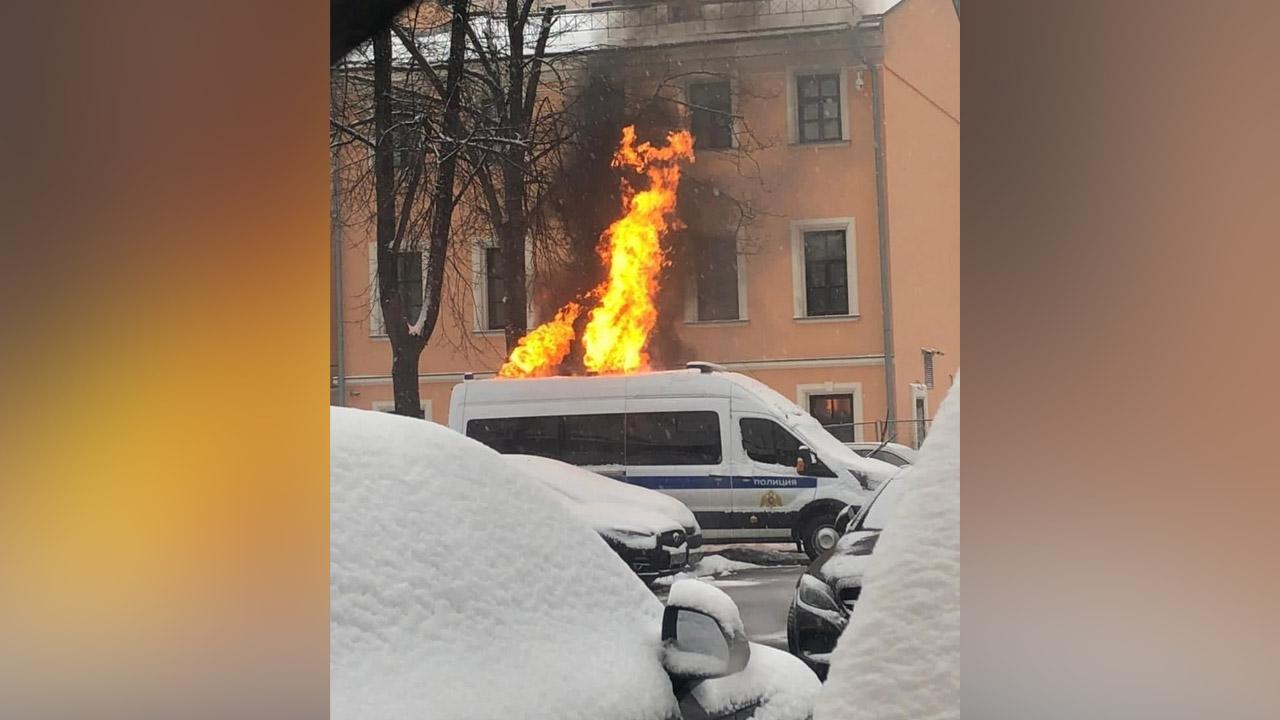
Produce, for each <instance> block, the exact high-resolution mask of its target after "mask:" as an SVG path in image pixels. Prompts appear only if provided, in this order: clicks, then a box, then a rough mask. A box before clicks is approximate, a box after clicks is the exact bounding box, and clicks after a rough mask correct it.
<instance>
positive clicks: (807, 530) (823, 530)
mask: <svg viewBox="0 0 1280 720" xmlns="http://www.w3.org/2000/svg"><path fill="white" fill-rule="evenodd" d="M839 539H840V533H838V532H836V519H835V518H834V517H831V516H829V515H824V516H822V517H816V518H814V519H812V520H810V521H809V522H808V523H806V524H805V526H804V530H803V531H801V533H800V540H801V542H802V543H804V552H805V554H806V555H808V556H809V559H810V560H816V559H818V556H819V555H821V554H822V553H824V552H826V551H828V550H830V549H831V548H833V547H835V546H836V541H837V540H839Z"/></svg>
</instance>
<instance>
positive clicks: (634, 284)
mask: <svg viewBox="0 0 1280 720" xmlns="http://www.w3.org/2000/svg"><path fill="white" fill-rule="evenodd" d="M681 161H689V162H692V161H693V136H692V135H690V134H689V132H688V131H686V130H681V131H679V132H672V133H669V134H668V135H667V145H666V147H654V146H653V145H651V144H649V143H647V142H646V143H640V144H639V145H637V144H636V132H635V127H634V126H631V125H628V126H627V127H625V128H623V129H622V142H621V144H620V145H619V146H618V150H617V152H616V153H615V154H614V156H613V166H614V167H630V168H633V169H634V170H636V171H637V172H641V173H644V174H645V175H646V176H647V177H648V178H649V187H648V189H646V190H640V191H637V190H636V189H635V188H633V187H632V186H631V184H630V183H627V182H625V181H624V183H623V198H622V208H623V210H624V211H625V214H624V215H623V216H622V217H621V218H619V219H618V220H616V221H614V223H613V224H612V225H610V226H609V228H608V229H607V230H605V232H604V234H602V235H601V237H600V240H601V244H600V248H599V252H600V259H601V260H603V261H604V262H605V263H607V264H608V265H609V276H608V278H607V279H606V280H605V281H604V282H603V283H601V284H600V286H599V287H597V288H596V289H595V290H594V291H592V293H591V295H592V296H593V297H596V298H598V299H599V300H598V302H597V304H596V306H595V307H594V308H593V309H592V310H591V313H590V316H589V318H590V319H589V320H588V321H587V327H586V329H585V330H584V331H583V335H582V345H583V351H584V352H583V364H584V365H585V366H586V368H587V369H588V370H590V371H592V372H596V373H631V372H636V371H639V370H648V369H649V353H648V352H647V350H646V348H647V346H648V344H649V335H650V333H651V332H652V331H653V326H654V324H655V323H657V320H658V310H657V307H656V306H655V305H654V296H655V295H656V294H657V292H658V273H659V271H661V269H662V264H663V253H662V246H661V241H662V238H663V236H664V235H666V233H667V231H668V230H670V229H672V228H673V227H675V226H677V225H678V223H679V221H678V220H676V219H675V218H674V217H672V216H673V213H674V212H675V208H676V190H677V189H678V188H679V186H680V162H681ZM570 309H571V310H572V311H571V312H567V311H570ZM580 309H581V308H580V307H579V306H578V305H577V304H576V303H569V304H568V305H566V306H565V307H564V308H562V309H561V310H560V312H558V313H557V314H556V317H555V319H554V320H552V321H550V322H548V323H544V324H543V325H540V326H538V327H537V328H534V330H532V331H531V332H530V333H529V334H528V335H526V336H525V337H523V338H521V339H520V345H519V346H518V347H516V349H515V350H513V351H512V352H511V358H510V359H509V360H508V361H507V363H506V364H505V365H503V366H502V369H501V370H500V371H499V373H498V374H499V375H500V376H502V377H539V376H543V375H550V374H552V373H553V372H554V371H555V369H556V367H557V366H558V365H559V364H560V362H561V361H562V360H564V358H565V356H566V355H567V354H568V352H569V344H570V343H571V342H572V341H573V338H574V330H573V322H574V320H576V319H577V316H578V314H579V311H580Z"/></svg>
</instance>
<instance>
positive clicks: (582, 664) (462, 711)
mask: <svg viewBox="0 0 1280 720" xmlns="http://www.w3.org/2000/svg"><path fill="white" fill-rule="evenodd" d="M503 528H518V529H519V532H520V537H519V538H518V539H519V548H518V552H515V551H513V548H512V545H511V543H509V542H502V541H501V533H502V531H503ZM601 598H608V602H601ZM330 609H331V620H330V713H331V716H332V717H333V718H335V720H342V719H344V718H361V719H368V720H381V719H382V718H397V719H400V718H436V719H447V720H470V719H472V718H474V719H476V720H481V719H484V720H487V719H489V718H555V719H557V720H559V719H561V718H568V719H572V718H581V719H583V720H587V719H588V718H589V719H591V720H595V719H596V718H626V719H628V720H650V719H652V720H658V719H659V718H664V717H670V716H671V715H673V714H674V713H675V711H676V708H675V699H674V697H673V695H672V692H671V681H670V679H669V678H668V676H667V674H666V673H665V672H664V671H663V669H662V665H661V616H662V605H661V603H659V602H658V600H657V599H655V598H654V596H653V594H652V593H650V592H649V591H648V590H647V589H646V588H645V586H644V584H643V583H641V582H640V581H639V579H638V578H636V577H635V575H634V574H633V573H632V572H631V570H630V569H629V568H628V567H627V566H626V564H625V563H623V561H622V560H621V559H620V558H618V556H617V555H616V554H614V552H613V551H612V550H610V549H609V547H608V546H607V545H606V544H605V543H604V541H603V540H601V539H600V538H599V537H598V536H597V535H596V534H595V533H593V532H592V531H591V529H590V528H588V527H587V526H585V525H584V524H582V523H581V522H579V521H577V520H575V519H574V518H573V516H572V515H571V514H570V513H569V511H568V510H567V509H565V508H564V507H563V506H562V505H561V504H560V503H559V502H558V501H557V500H556V499H555V498H554V496H553V495H552V493H551V491H549V490H547V489H546V488H545V487H543V486H542V485H541V484H539V483H538V482H536V481H535V480H533V479H532V478H530V477H527V476H525V475H524V474H523V473H522V471H520V470H519V468H518V467H516V466H515V465H513V464H511V463H509V462H508V461H507V460H505V459H504V458H503V457H502V456H500V455H498V453H496V452H494V451H493V450H491V449H489V448H487V447H484V446H483V445H481V444H480V443H478V442H475V441H473V440H470V439H468V438H465V437H463V436H462V435H459V434H458V433H455V432H453V431H452V430H449V429H447V428H444V427H441V426H439V425H435V424H433V423H428V422H423V421H421V420H413V419H409V418H403V417H398V416H394V415H388V414H384V413H375V412H368V411H359V410H351V409H346V408H335V409H333V410H332V411H331V415H330ZM584 672H589V675H590V681H591V682H590V687H591V692H583V687H584V686H583V682H584V679H583V673H584Z"/></svg>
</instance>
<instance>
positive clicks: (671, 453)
mask: <svg viewBox="0 0 1280 720" xmlns="http://www.w3.org/2000/svg"><path fill="white" fill-rule="evenodd" d="M626 448H627V465H715V464H718V463H719V462H720V458H721V452H720V419H719V416H718V415H717V414H716V413H715V412H713V411H698V412H663V413H628V414H627V441H626Z"/></svg>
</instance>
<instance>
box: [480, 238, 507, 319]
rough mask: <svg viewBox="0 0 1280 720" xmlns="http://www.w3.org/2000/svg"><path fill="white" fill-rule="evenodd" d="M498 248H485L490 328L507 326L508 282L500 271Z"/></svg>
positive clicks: (485, 278) (486, 300)
mask: <svg viewBox="0 0 1280 720" xmlns="http://www.w3.org/2000/svg"><path fill="white" fill-rule="evenodd" d="M498 253H499V250H498V248H485V249H484V282H485V302H486V304H487V307H486V308H485V310H486V323H487V327H488V329H489V330H501V329H503V328H505V327H506V326H507V304H506V302H504V301H505V300H506V297H507V284H506V281H504V280H503V279H502V275H501V274H500V273H499V271H498Z"/></svg>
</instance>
